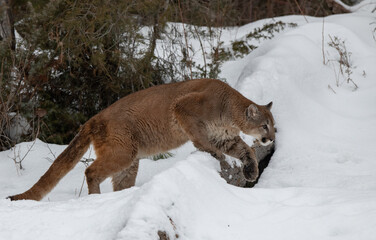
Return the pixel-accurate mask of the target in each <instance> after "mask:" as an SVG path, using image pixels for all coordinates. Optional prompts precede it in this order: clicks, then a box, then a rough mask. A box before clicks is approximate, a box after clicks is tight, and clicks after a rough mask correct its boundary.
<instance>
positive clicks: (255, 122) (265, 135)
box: [241, 102, 276, 146]
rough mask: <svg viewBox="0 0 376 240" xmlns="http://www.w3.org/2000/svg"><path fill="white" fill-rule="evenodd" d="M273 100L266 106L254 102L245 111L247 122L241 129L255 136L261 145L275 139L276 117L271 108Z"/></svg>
mask: <svg viewBox="0 0 376 240" xmlns="http://www.w3.org/2000/svg"><path fill="white" fill-rule="evenodd" d="M272 105H273V102H270V103H269V104H267V105H265V106H259V105H256V104H254V103H252V104H251V105H249V106H248V108H247V109H246V111H245V119H246V124H245V126H244V129H241V130H242V131H243V132H244V133H245V134H248V135H251V136H253V137H255V138H256V139H257V140H258V141H259V142H260V144H261V145H264V146H266V145H269V144H270V143H272V142H273V141H274V139H275V132H276V130H275V128H274V118H273V115H272V113H271V112H270V109H271V108H272Z"/></svg>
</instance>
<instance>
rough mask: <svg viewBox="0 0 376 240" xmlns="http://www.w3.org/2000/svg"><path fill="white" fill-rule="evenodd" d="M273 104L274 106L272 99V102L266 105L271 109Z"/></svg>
mask: <svg viewBox="0 0 376 240" xmlns="http://www.w3.org/2000/svg"><path fill="white" fill-rule="evenodd" d="M272 106H273V101H271V102H270V103H268V104H267V105H266V107H267V108H268V109H271V108H272Z"/></svg>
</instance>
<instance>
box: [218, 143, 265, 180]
mask: <svg viewBox="0 0 376 240" xmlns="http://www.w3.org/2000/svg"><path fill="white" fill-rule="evenodd" d="M217 147H218V148H219V149H221V150H222V151H223V152H224V153H226V154H227V155H230V156H232V157H235V158H238V159H240V160H241V161H242V163H243V174H244V177H245V178H246V179H247V180H248V181H250V182H254V181H256V179H257V177H258V175H259V170H258V162H257V158H256V154H255V151H254V150H253V149H252V148H251V147H250V146H248V145H247V144H246V143H245V142H244V141H243V140H242V139H241V138H240V137H239V136H236V137H234V138H232V139H227V140H222V141H220V142H218V143H217Z"/></svg>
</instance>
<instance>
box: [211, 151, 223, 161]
mask: <svg viewBox="0 0 376 240" xmlns="http://www.w3.org/2000/svg"><path fill="white" fill-rule="evenodd" d="M210 155H212V156H213V157H214V158H216V159H217V160H219V161H224V160H225V159H226V156H225V155H224V154H223V153H220V152H217V153H210Z"/></svg>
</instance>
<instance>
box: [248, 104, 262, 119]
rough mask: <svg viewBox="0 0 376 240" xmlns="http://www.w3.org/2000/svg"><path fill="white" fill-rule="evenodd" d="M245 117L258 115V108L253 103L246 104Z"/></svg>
mask: <svg viewBox="0 0 376 240" xmlns="http://www.w3.org/2000/svg"><path fill="white" fill-rule="evenodd" d="M246 115H247V118H257V117H258V116H259V110H258V108H257V106H256V105H255V104H253V103H252V104H251V105H249V106H248V108H247V110H246Z"/></svg>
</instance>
